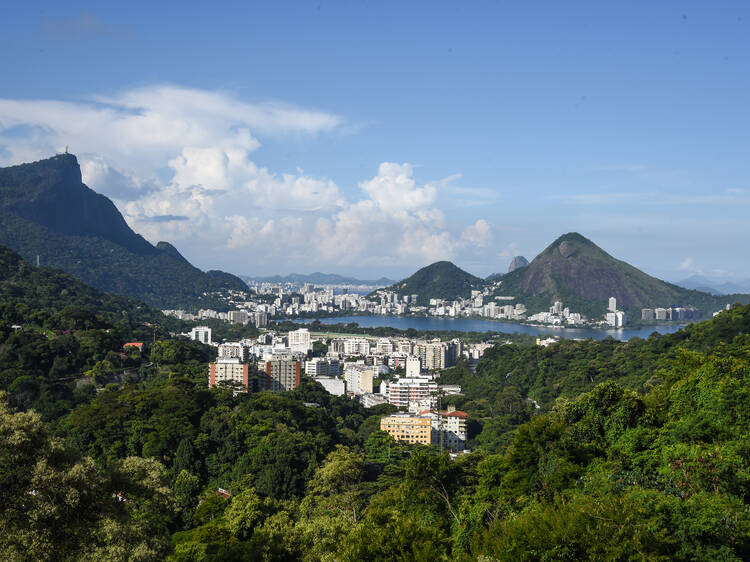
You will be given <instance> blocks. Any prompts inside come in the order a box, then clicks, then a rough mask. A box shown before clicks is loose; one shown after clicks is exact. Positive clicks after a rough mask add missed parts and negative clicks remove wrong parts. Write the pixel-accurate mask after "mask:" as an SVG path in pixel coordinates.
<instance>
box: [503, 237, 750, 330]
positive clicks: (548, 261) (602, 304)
mask: <svg viewBox="0 0 750 562" xmlns="http://www.w3.org/2000/svg"><path fill="white" fill-rule="evenodd" d="M498 279H499V280H501V281H502V285H501V287H500V288H499V290H498V291H497V293H498V294H502V295H507V296H515V297H517V298H518V299H519V300H520V301H521V302H524V303H526V305H527V307H528V308H529V309H530V310H532V311H533V312H536V311H538V310H544V309H546V308H547V307H549V306H550V305H551V304H552V303H553V302H554V301H556V300H561V301H563V302H564V303H565V305H566V306H570V309H571V310H575V311H577V312H582V313H584V314H586V315H588V316H592V317H593V316H599V315H601V314H603V313H604V312H605V310H606V307H607V300H608V299H609V297H615V298H616V299H617V305H618V307H619V308H620V309H623V310H626V311H627V312H629V313H630V316H631V318H640V309H641V308H646V307H651V308H654V307H664V308H667V307H671V306H679V307H689V306H694V307H697V308H698V309H700V310H701V311H702V313H703V314H704V315H706V314H710V313H712V312H713V311H715V310H717V309H720V308H722V307H723V304H725V303H727V302H735V301H742V302H748V300H750V296H748V295H726V296H724V297H716V296H714V295H710V294H708V293H702V292H700V291H695V290H689V289H685V288H683V287H678V286H677V285H673V284H671V283H667V282H665V281H661V280H660V279H657V278H655V277H652V276H650V275H648V274H646V273H644V272H642V271H640V270H639V269H637V268H635V267H633V266H632V265H630V264H627V263H625V262H623V261H620V260H617V259H615V258H613V257H612V256H610V255H609V254H608V253H606V252H605V251H604V250H602V249H601V248H599V247H598V246H597V245H596V244H594V243H593V242H591V240H589V239H587V238H585V237H583V236H581V235H580V234H578V233H576V232H571V233H568V234H564V235H563V236H560V237H559V238H558V239H557V240H555V241H554V242H553V243H552V244H550V245H549V246H548V247H547V248H546V249H545V250H544V251H543V252H542V253H541V254H539V255H538V256H537V257H536V258H534V259H533V260H532V262H531V263H530V264H529V265H528V266H525V267H522V268H519V269H516V270H514V271H511V272H509V273H507V274H506V275H503V276H502V277H499V278H498ZM496 280H497V279H496Z"/></svg>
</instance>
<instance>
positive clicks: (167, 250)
mask: <svg viewBox="0 0 750 562" xmlns="http://www.w3.org/2000/svg"><path fill="white" fill-rule="evenodd" d="M0 244H4V245H6V246H8V247H10V248H12V249H13V250H15V251H17V252H18V253H20V254H21V255H22V256H23V257H24V258H25V259H27V260H29V261H31V262H36V259H37V256H39V259H40V261H41V263H43V264H44V265H48V266H52V267H58V268H60V269H63V270H65V271H67V272H69V273H71V274H73V275H75V276H76V277H78V278H79V279H81V280H83V281H84V282H86V283H87V284H89V285H91V286H93V287H96V288H97V289H101V290H103V291H109V292H114V293H119V294H122V295H128V296H131V297H135V298H139V299H142V300H144V301H146V302H148V303H149V304H152V305H154V306H158V307H161V308H173V307H195V306H199V305H201V304H202V305H204V306H205V305H208V304H210V303H208V302H205V300H204V301H201V297H202V295H203V293H207V292H211V291H216V290H219V289H236V290H246V289H247V286H246V285H245V283H244V282H243V281H242V280H241V279H239V278H238V277H235V276H234V275H231V274H227V273H223V272H212V273H211V274H206V273H204V272H203V271H201V270H200V269H198V268H196V267H194V266H192V265H191V264H190V263H189V262H188V261H187V260H185V259H184V258H183V257H182V256H181V255H180V254H179V252H178V251H177V250H176V249H175V248H174V247H173V246H172V245H171V244H168V243H166V242H160V243H159V244H157V245H156V246H153V245H151V244H150V243H149V242H147V241H146V240H145V239H144V238H143V237H142V236H140V235H139V234H136V233H135V232H133V230H132V229H131V228H130V227H129V226H128V225H127V223H126V222H125V219H123V217H122V215H121V214H120V213H119V211H118V210H117V208H116V207H115V206H114V204H113V203H112V201H110V200H109V199H108V198H107V197H105V196H103V195H101V194H98V193H96V192H94V191H93V190H91V189H89V188H88V187H87V186H86V185H84V184H83V183H82V181H81V170H80V167H79V166H78V161H77V160H76V157H75V156H73V155H72V154H60V155H57V156H54V157H52V158H49V159H47V160H41V161H39V162H34V163H31V164H22V165H20V166H11V167H8V168H0Z"/></svg>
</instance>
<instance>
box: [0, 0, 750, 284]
mask: <svg viewBox="0 0 750 562" xmlns="http://www.w3.org/2000/svg"><path fill="white" fill-rule="evenodd" d="M431 6H432V7H431V9H429V10H427V9H425V7H424V6H419V5H416V4H415V5H412V6H409V7H404V6H400V5H397V4H382V5H380V6H379V7H378V8H375V7H367V6H364V5H357V6H354V5H351V6H341V5H336V9H335V10H334V9H333V5H332V4H326V3H320V4H306V3H301V4H299V9H297V10H288V11H287V10H284V9H283V7H281V6H274V5H272V4H268V5H254V6H252V7H246V6H235V7H234V8H233V9H232V10H231V11H222V10H220V9H216V10H213V11H211V12H208V11H206V10H203V12H205V13H203V14H202V17H201V18H196V12H198V11H201V8H199V7H197V6H195V5H188V6H186V7H185V9H184V13H182V12H183V11H181V12H179V13H178V12H177V11H174V10H170V8H169V7H167V6H151V7H146V5H139V4H137V3H136V4H133V5H132V6H129V7H116V8H115V7H108V6H98V5H96V4H91V3H89V4H87V3H75V2H74V3H72V4H66V5H65V6H61V5H58V4H53V3H49V4H47V5H46V6H43V7H42V9H41V10H40V9H39V6H37V7H33V8H32V7H23V6H16V5H14V6H13V7H11V9H10V10H9V12H12V14H11V15H12V17H9V18H7V19H6V22H5V24H4V25H3V26H2V28H3V32H4V33H3V34H4V37H5V39H4V42H3V46H4V50H5V53H6V56H5V57H3V59H2V60H1V62H0V65H1V66H0V71H2V72H3V75H4V77H5V80H4V88H3V93H2V95H0V165H12V164H18V163H21V162H26V161H30V160H36V159H40V158H44V157H48V156H51V155H52V154H54V153H55V152H61V151H63V150H64V148H65V146H66V145H67V146H69V147H70V150H71V152H73V153H75V154H76V155H77V156H78V157H79V160H80V163H81V167H82V171H83V175H84V181H85V182H86V183H87V184H88V185H89V186H90V187H91V188H92V189H94V190H95V191H98V192H100V193H103V194H105V195H107V196H108V197H110V198H112V199H113V200H114V202H115V203H116V205H117V207H118V209H119V210H120V211H121V212H122V213H123V215H124V216H125V217H126V220H127V221H128V223H129V224H130V225H131V226H132V227H133V228H134V230H136V232H138V233H141V234H143V235H144V236H145V237H146V238H147V239H148V240H149V241H151V242H154V243H155V242H157V241H159V240H166V241H169V242H171V243H173V244H174V245H175V246H176V247H177V248H178V249H179V250H180V252H181V253H183V255H185V257H187V258H188V259H189V260H190V261H191V262H192V263H194V264H195V265H197V266H199V267H201V268H202V269H215V268H220V269H224V270H228V271H232V272H234V273H237V274H243V275H253V276H262V275H273V274H282V275H283V274H288V273H292V272H296V273H309V272H313V271H323V272H333V273H339V274H343V275H351V276H355V277H359V278H376V277H380V276H388V277H391V278H393V279H400V278H402V277H405V276H407V275H409V274H411V273H413V272H414V271H415V270H416V269H418V268H419V267H422V266H424V265H427V264H429V263H431V262H434V261H438V260H443V259H445V260H450V261H453V262H454V263H456V264H457V265H459V266H460V267H462V268H464V269H466V270H467V271H469V272H470V273H473V274H475V275H480V276H486V275H488V274H490V273H494V272H497V271H500V272H502V271H505V270H506V269H507V265H508V263H509V261H510V259H511V258H512V256H514V255H524V256H525V257H527V258H528V259H529V260H531V259H532V258H533V257H534V256H536V255H537V254H538V253H539V252H541V251H542V250H543V249H544V248H545V247H546V246H547V245H548V244H549V243H551V242H552V241H553V240H554V239H555V238H557V237H558V236H559V235H561V234H564V233H566V232H570V231H577V232H580V233H582V234H583V235H584V236H586V237H587V238H590V239H591V240H593V241H594V242H595V243H597V244H598V245H600V246H601V247H602V248H603V249H605V250H606V251H607V252H609V253H610V254H611V255H613V256H614V257H616V258H618V259H620V260H623V261H626V262H628V263H631V264H633V265H635V266H636V267H639V268H640V269H643V270H644V271H646V272H647V273H650V274H652V275H654V276H657V277H660V278H663V279H668V280H672V281H676V280H680V279H683V278H686V277H689V276H690V275H693V274H702V275H709V276H711V275H713V276H716V277H720V278H724V279H732V278H735V279H739V278H745V277H750V264H748V263H747V262H746V261H744V260H741V259H739V260H738V259H737V258H738V256H742V255H743V251H744V240H746V239H747V238H748V236H749V235H750V225H748V224H747V221H746V219H745V217H746V215H747V210H748V206H750V182H748V171H749V170H748V164H747V158H746V157H745V154H744V152H745V150H744V141H745V134H744V131H745V130H746V128H747V127H746V125H747V120H748V113H747V111H746V108H745V106H744V100H745V99H746V98H747V95H748V94H749V93H750V82H749V80H750V79H748V73H747V72H746V70H747V69H746V66H747V62H746V60H745V58H744V57H743V56H742V53H743V52H745V51H746V49H747V47H748V41H749V39H748V37H750V36H749V35H748V34H747V33H746V29H747V22H748V21H750V8H749V7H747V6H744V5H742V4H740V3H729V4H727V6H726V8H725V9H723V10H721V11H717V10H715V9H714V10H712V9H711V7H709V6H705V5H701V4H700V3H684V2H680V3H676V2H671V3H663V4H660V5H659V6H658V7H655V6H652V5H649V4H647V3H642V4H639V5H638V9H633V6H628V7H627V9H626V8H624V7H623V8H622V10H621V11H620V10H618V9H616V8H613V7H606V8H605V7H602V6H599V5H597V4H593V3H582V4H580V5H578V6H576V7H571V6H564V7H563V6H553V5H546V6H545V8H544V10H541V11H539V10H534V9H532V8H520V7H516V8H511V7H498V6H494V5H488V4H477V5H473V6H472V7H471V8H467V7H465V6H455V5H451V4H447V3H444V4H434V5H431ZM144 10H146V13H147V15H148V17H143V15H144V13H143V12H144ZM196 21H200V22H201V25H200V26H199V25H198V24H196Z"/></svg>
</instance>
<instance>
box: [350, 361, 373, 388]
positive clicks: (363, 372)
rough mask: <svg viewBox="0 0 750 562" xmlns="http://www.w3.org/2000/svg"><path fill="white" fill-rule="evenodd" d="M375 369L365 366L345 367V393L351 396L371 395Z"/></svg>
mask: <svg viewBox="0 0 750 562" xmlns="http://www.w3.org/2000/svg"><path fill="white" fill-rule="evenodd" d="M375 375H376V368H373V367H367V366H365V365H347V366H346V370H345V371H344V380H345V381H346V391H347V392H349V393H352V394H357V395H358V394H366V393H370V394H372V381H373V379H374V378H375Z"/></svg>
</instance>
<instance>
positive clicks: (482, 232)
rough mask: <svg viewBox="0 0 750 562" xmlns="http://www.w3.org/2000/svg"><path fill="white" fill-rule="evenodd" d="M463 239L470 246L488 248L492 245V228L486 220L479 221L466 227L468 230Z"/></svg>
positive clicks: (462, 236)
mask: <svg viewBox="0 0 750 562" xmlns="http://www.w3.org/2000/svg"><path fill="white" fill-rule="evenodd" d="M461 239H462V240H463V241H465V242H466V243H468V244H472V245H474V246H479V247H480V248H486V247H488V246H489V245H490V244H491V243H492V227H491V226H490V223H488V222H487V221H486V220H484V219H479V220H478V221H477V222H475V223H474V224H472V225H470V226H468V227H466V230H464V231H463V234H461Z"/></svg>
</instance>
